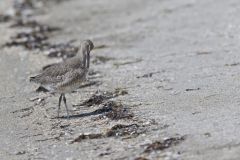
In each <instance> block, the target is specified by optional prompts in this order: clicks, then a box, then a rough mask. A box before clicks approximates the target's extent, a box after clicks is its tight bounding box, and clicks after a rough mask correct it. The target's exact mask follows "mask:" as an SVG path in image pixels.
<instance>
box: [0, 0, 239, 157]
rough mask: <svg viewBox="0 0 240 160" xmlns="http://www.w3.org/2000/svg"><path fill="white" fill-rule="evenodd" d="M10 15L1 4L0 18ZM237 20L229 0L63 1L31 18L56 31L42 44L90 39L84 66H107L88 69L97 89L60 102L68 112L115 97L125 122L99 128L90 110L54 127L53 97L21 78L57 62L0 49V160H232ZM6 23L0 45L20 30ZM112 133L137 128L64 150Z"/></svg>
mask: <svg viewBox="0 0 240 160" xmlns="http://www.w3.org/2000/svg"><path fill="white" fill-rule="evenodd" d="M11 5H12V4H11V3H9V0H1V2H0V13H5V11H6V10H7V8H10V7H11ZM239 15H240V2H239V1H238V0H229V1H226V0H201V1H200V0H199V1H197V0H181V1H179V0H131V1H129V0H121V1H120V0H99V1H93V0H92V1H90V0H69V1H62V2H61V3H56V2H52V3H51V4H49V5H48V6H47V7H44V8H41V9H39V11H37V14H35V15H34V16H33V17H32V19H35V20H37V21H38V22H41V23H43V24H47V25H50V26H58V27H60V28H61V29H62V30H61V31H57V32H54V33H52V34H51V36H50V37H49V42H51V43H60V42H61V43H66V42H67V41H69V40H72V39H76V40H77V41H76V42H74V45H78V44H79V42H80V41H81V40H84V39H91V40H93V42H94V43H95V46H100V45H105V47H103V48H102V49H96V50H94V51H93V53H92V59H96V57H97V56H98V57H99V56H104V57H110V60H109V61H106V62H104V63H103V62H99V63H96V62H95V63H94V61H93V63H91V68H92V69H93V70H94V71H97V72H98V71H99V72H100V73H99V74H98V75H97V76H96V78H95V79H94V80H95V81H98V82H99V83H100V84H99V85H92V86H90V87H86V88H81V89H79V90H77V92H74V93H71V94H68V95H67V100H68V104H69V105H71V104H78V103H81V102H83V101H84V100H86V99H88V98H90V97H91V95H92V94H93V93H95V92H96V91H114V90H115V89H116V88H123V89H125V90H126V91H127V92H128V94H126V95H123V96H118V97H116V98H113V99H111V100H113V101H117V102H121V103H123V104H124V105H127V106H129V108H130V110H131V112H133V113H134V117H133V118H130V119H126V118H125V119H120V120H111V119H109V118H106V117H103V118H102V119H98V118H99V115H94V114H91V112H93V111H95V110H97V109H98V108H100V107H101V106H98V105H95V106H90V107H87V106H81V107H79V106H78V107H71V110H72V111H71V114H72V115H77V116H73V117H72V118H71V119H70V120H67V119H65V118H60V119H56V113H57V112H56V105H57V101H58V95H49V94H47V93H36V92H35V89H36V88H37V85H34V84H30V83H29V80H28V77H29V76H30V75H32V74H36V73H37V72H38V71H39V70H40V69H41V68H42V67H43V66H45V65H47V64H51V63H55V62H58V61H61V59H60V58H49V57H47V56H46V55H44V54H42V52H39V51H37V50H32V51H30V50H26V49H24V48H22V47H18V46H17V47H11V48H8V47H7V48H6V47H5V48H1V49H0V53H1V54H0V68H1V70H0V77H1V81H0V93H1V97H0V102H1V103H0V157H1V158H0V159H18V160H19V159H56V160H62V159H64V160H65V159H67V160H75V159H135V158H137V157H145V158H149V159H184V160H188V159H189V160H192V159H196V160H201V159H204V160H207V159H209V160H212V159H218V160H229V159H240V152H239V149H240V138H239V137H240V116H239V115H240V107H239V105H240V99H239V95H240V91H239V88H240V84H239V80H240V54H239V53H240V49H239V42H240V41H239V33H240V28H239V26H240V18H239ZM11 23H12V21H10V22H8V23H1V24H0V35H1V39H0V44H1V45H3V44H5V43H6V42H8V41H10V37H11V36H13V35H15V34H16V33H17V32H19V31H21V30H24V29H19V28H10V27H9V26H10V25H11ZM111 58H112V59H111ZM34 98H35V99H36V100H35V101H34ZM39 98H40V100H39ZM41 98H42V99H43V100H42V101H41ZM65 114H66V112H65V110H64V107H62V112H61V115H65ZM100 115H101V114H100ZM116 124H126V125H129V124H137V125H139V126H140V128H141V129H140V133H139V135H134V136H130V137H129V136H119V137H116V136H113V137H106V136H105V137H101V138H97V139H84V140H82V141H81V142H76V143H71V142H72V141H73V140H74V139H75V138H77V137H78V136H79V135H81V134H98V133H106V132H107V131H108V130H109V129H110V128H111V127H112V126H114V125H116ZM142 130H143V132H142ZM181 136H184V140H183V141H181V142H180V143H179V144H174V145H170V147H169V148H167V149H159V150H156V151H150V152H148V153H144V150H145V149H146V148H147V146H148V145H149V144H151V143H153V142H155V141H161V142H162V141H164V139H166V138H171V137H181Z"/></svg>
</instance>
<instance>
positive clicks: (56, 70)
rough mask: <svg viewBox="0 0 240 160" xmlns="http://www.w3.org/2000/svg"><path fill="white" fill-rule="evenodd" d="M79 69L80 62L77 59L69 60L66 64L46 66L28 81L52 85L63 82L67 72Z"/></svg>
mask: <svg viewBox="0 0 240 160" xmlns="http://www.w3.org/2000/svg"><path fill="white" fill-rule="evenodd" d="M80 67H81V61H80V60H79V59H78V58H71V59H69V60H67V61H66V62H62V63H54V64H52V65H48V66H47V67H45V68H44V69H43V71H42V72H41V73H40V74H38V75H37V76H34V77H30V81H32V82H36V83H40V84H52V83H59V82H62V81H63V78H64V77H65V75H66V74H67V73H68V72H72V70H76V69H77V68H80Z"/></svg>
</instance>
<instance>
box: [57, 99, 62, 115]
mask: <svg viewBox="0 0 240 160" xmlns="http://www.w3.org/2000/svg"><path fill="white" fill-rule="evenodd" d="M62 96H63V94H61V95H60V97H59V101H58V111H57V114H58V117H59V112H60V106H61V102H62Z"/></svg>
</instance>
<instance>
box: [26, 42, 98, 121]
mask: <svg viewBox="0 0 240 160" xmlns="http://www.w3.org/2000/svg"><path fill="white" fill-rule="evenodd" d="M93 48H94V45H93V43H92V41H90V40H85V41H83V42H82V43H81V47H80V53H79V55H77V56H76V57H73V58H70V59H68V60H66V61H65V62H62V63H56V64H53V65H49V66H48V67H46V68H45V69H44V70H43V71H42V72H41V73H40V74H38V75H36V76H34V77H30V81H31V82H35V83H39V84H40V85H41V86H43V87H45V88H46V89H48V90H49V91H50V92H52V93H60V94H61V96H60V98H59V106H58V115H59V109H60V105H61V100H62V98H63V101H64V103H65V107H66V109H67V104H66V98H65V93H69V92H71V91H73V90H75V89H77V88H78V87H79V86H80V85H81V83H82V82H83V81H85V79H86V75H87V73H88V69H89V62H90V51H91V50H92V49H93ZM67 115H68V117H69V114H68V109H67Z"/></svg>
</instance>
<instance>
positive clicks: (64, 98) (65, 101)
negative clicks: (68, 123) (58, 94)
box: [63, 94, 69, 119]
mask: <svg viewBox="0 0 240 160" xmlns="http://www.w3.org/2000/svg"><path fill="white" fill-rule="evenodd" d="M63 102H64V104H65V107H66V111H67V118H68V119H69V114H68V106H67V100H66V97H65V94H63Z"/></svg>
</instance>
